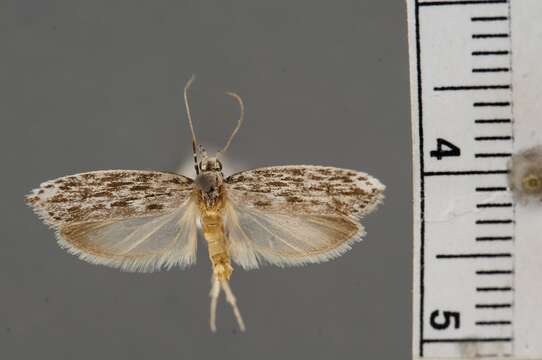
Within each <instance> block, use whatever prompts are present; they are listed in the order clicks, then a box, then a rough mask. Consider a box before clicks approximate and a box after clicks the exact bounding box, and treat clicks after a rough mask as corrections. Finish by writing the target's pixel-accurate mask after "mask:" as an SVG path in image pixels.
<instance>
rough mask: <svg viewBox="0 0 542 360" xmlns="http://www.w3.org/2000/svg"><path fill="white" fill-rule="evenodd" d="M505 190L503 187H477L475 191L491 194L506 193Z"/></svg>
mask: <svg viewBox="0 0 542 360" xmlns="http://www.w3.org/2000/svg"><path fill="white" fill-rule="evenodd" d="M506 190H507V188H506V187H504V186H488V187H477V188H476V191H479V192H491V191H506Z"/></svg>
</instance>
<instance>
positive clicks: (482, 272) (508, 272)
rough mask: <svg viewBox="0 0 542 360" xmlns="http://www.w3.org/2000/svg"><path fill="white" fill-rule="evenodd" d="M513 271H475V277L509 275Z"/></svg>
mask: <svg viewBox="0 0 542 360" xmlns="http://www.w3.org/2000/svg"><path fill="white" fill-rule="evenodd" d="M513 273H514V271H513V270H477V271H476V275H509V274H513Z"/></svg>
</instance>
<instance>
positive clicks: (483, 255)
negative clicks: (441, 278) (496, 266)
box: [436, 253, 512, 259]
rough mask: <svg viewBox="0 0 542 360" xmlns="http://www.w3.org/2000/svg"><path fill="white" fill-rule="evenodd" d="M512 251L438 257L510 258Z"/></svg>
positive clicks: (440, 257)
mask: <svg viewBox="0 0 542 360" xmlns="http://www.w3.org/2000/svg"><path fill="white" fill-rule="evenodd" d="M509 257H512V254H511V253H477V254H438V255H437V256H436V258H437V259H479V258H509Z"/></svg>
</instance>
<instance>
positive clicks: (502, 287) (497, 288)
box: [476, 286, 512, 292]
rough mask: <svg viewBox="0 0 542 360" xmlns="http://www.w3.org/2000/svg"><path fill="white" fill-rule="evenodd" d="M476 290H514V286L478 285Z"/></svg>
mask: <svg viewBox="0 0 542 360" xmlns="http://www.w3.org/2000/svg"><path fill="white" fill-rule="evenodd" d="M476 291H478V292H494V291H504V292H506V291H512V287H511V286H500V287H499V286H487V287H485V286H482V287H477V288H476Z"/></svg>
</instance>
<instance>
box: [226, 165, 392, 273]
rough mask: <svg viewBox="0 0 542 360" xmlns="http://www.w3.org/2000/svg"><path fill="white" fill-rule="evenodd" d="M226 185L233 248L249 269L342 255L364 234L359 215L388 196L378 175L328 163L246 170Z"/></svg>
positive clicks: (372, 208) (228, 229)
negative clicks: (263, 264)
mask: <svg viewBox="0 0 542 360" xmlns="http://www.w3.org/2000/svg"><path fill="white" fill-rule="evenodd" d="M226 184H227V185H226V190H227V191H226V193H227V198H228V200H229V201H228V202H227V206H226V212H225V214H226V216H225V229H226V232H227V233H228V235H229V242H230V252H231V256H232V258H233V260H234V261H235V262H236V263H237V264H239V265H241V266H242V267H243V268H245V269H254V268H257V267H259V266H260V265H261V264H262V263H270V264H273V265H278V266H292V265H303V264H308V263H319V262H324V261H328V260H331V259H334V258H336V257H338V256H341V255H342V254H343V253H345V252H346V251H348V250H349V249H350V248H351V245H352V244H353V243H354V242H356V241H360V240H361V238H362V236H363V235H364V233H365V232H364V230H363V226H362V225H361V223H360V218H361V217H362V216H363V215H365V214H367V213H369V212H371V211H373V210H374V209H375V208H376V207H377V206H378V204H379V203H380V202H381V201H382V199H383V197H384V195H383V192H384V185H382V184H381V183H380V181H378V180H377V179H375V178H373V177H371V176H369V175H367V174H365V173H362V172H358V171H354V170H346V169H338V168H333V167H325V166H310V165H298V166H296V165H293V166H274V167H268V168H261V169H255V170H249V171H243V172H241V173H238V174H235V175H232V176H230V177H229V178H227V179H226Z"/></svg>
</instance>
